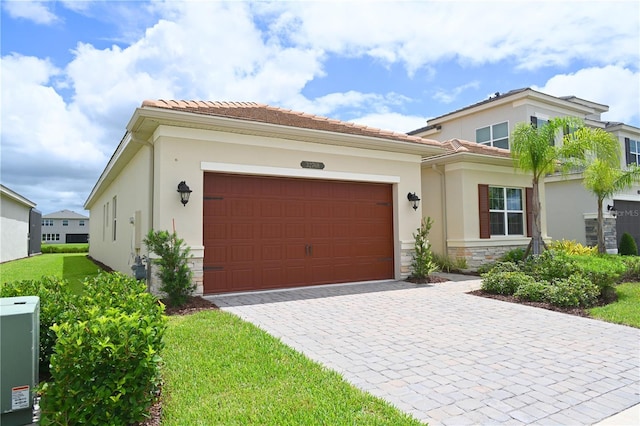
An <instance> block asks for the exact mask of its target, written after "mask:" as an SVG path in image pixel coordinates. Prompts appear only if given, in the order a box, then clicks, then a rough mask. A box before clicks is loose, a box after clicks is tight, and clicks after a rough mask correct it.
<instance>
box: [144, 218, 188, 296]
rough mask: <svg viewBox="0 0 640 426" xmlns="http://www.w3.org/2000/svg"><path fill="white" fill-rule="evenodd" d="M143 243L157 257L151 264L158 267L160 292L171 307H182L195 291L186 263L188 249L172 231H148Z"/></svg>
mask: <svg viewBox="0 0 640 426" xmlns="http://www.w3.org/2000/svg"><path fill="white" fill-rule="evenodd" d="M144 243H145V245H146V246H147V248H148V249H149V251H151V252H152V253H155V254H156V255H158V256H159V258H157V259H152V262H153V263H154V264H156V265H158V266H159V267H160V274H159V277H160V281H161V282H162V284H161V286H160V290H162V291H163V292H165V293H166V294H167V297H168V298H169V304H170V305H171V306H182V305H184V304H185V303H186V301H187V298H188V297H189V296H190V295H191V292H193V290H194V289H195V285H194V284H193V281H192V277H193V273H192V271H191V268H190V267H189V264H188V261H189V259H191V257H192V256H191V254H190V251H191V250H190V248H189V247H188V246H186V245H185V246H183V244H184V240H182V239H180V238H178V235H177V234H176V232H175V231H174V232H173V233H171V234H170V233H169V232H168V231H154V230H153V229H152V230H151V231H149V233H148V234H147V236H146V238H145V239H144Z"/></svg>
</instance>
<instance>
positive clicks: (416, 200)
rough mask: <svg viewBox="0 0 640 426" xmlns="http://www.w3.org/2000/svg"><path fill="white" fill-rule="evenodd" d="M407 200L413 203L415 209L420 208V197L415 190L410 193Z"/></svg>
mask: <svg viewBox="0 0 640 426" xmlns="http://www.w3.org/2000/svg"><path fill="white" fill-rule="evenodd" d="M407 200H409V201H410V202H412V203H413V209H414V210H418V205H419V204H420V197H418V196H417V195H416V193H415V192H410V193H408V194H407Z"/></svg>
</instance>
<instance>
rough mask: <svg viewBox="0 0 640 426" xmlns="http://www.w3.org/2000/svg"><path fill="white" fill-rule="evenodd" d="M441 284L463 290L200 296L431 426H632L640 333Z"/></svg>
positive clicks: (400, 287) (386, 288)
mask: <svg viewBox="0 0 640 426" xmlns="http://www.w3.org/2000/svg"><path fill="white" fill-rule="evenodd" d="M450 278H452V279H462V281H457V282H448V283H443V284H433V285H415V284H410V283H407V282H396V281H390V282H380V283H363V284H349V285H334V286H324V287H315V288H304V289H295V290H283V291H272V292H261V293H247V294H240V295H222V296H211V297H207V298H208V299H210V300H212V301H213V302H214V303H215V304H216V305H218V306H219V307H220V308H222V309H224V310H226V311H229V312H233V313H235V314H237V315H238V316H240V317H241V318H243V319H245V320H247V321H250V322H252V323H254V324H256V325H258V326H259V327H261V328H262V329H264V330H266V331H267V332H269V333H270V334H272V335H274V336H276V337H279V338H280V339H281V340H282V341H283V342H284V343H285V344H287V345H289V346H291V347H293V348H295V349H297V350H298V351H300V352H302V353H304V354H305V355H307V356H308V357H309V358H311V359H313V360H315V361H318V362H320V363H322V364H323V365H325V366H327V367H329V368H331V369H334V370H336V371H338V372H340V373H341V374H342V375H343V377H344V378H345V379H346V380H348V381H349V382H351V383H352V384H354V385H356V386H357V387H359V388H361V389H363V390H365V391H367V392H370V393H371V394H373V395H376V396H379V397H381V398H383V399H385V400H387V401H389V402H390V403H392V404H393V405H395V406H396V407H398V408H399V409H401V410H404V411H405V412H407V413H410V414H412V415H413V416H415V417H416V418H418V419H419V420H421V421H424V422H428V423H429V424H431V425H439V424H442V425H466V424H482V425H485V424H509V425H525V424H526V425H530V424H540V425H590V424H596V423H598V422H600V421H603V420H605V419H609V418H610V420H609V421H611V419H616V418H611V416H613V415H616V414H617V413H620V412H623V411H624V413H623V414H624V416H622V415H621V414H620V415H619V416H618V417H617V418H618V419H621V420H619V421H620V422H626V421H632V422H636V420H637V419H635V414H637V412H638V411H637V407H635V408H631V407H634V406H636V405H637V404H639V403H640V330H638V329H635V328H631V327H625V326H619V325H613V324H609V323H605V322H602V321H597V320H592V319H586V318H580V317H575V316H571V315H566V314H561V313H557V312H551V311H547V310H543V309H538V308H532V307H528V306H523V305H518V304H513V303H506V302H500V301H496V300H492V299H486V298H481V297H477V296H473V295H469V294H465V293H466V292H467V291H469V290H471V289H474V288H477V287H478V286H479V281H478V280H469V279H468V278H469V277H459V276H450ZM625 410H626V411H625ZM620 416H622V417H620ZM609 424H613V423H609ZM635 424H640V423H635Z"/></svg>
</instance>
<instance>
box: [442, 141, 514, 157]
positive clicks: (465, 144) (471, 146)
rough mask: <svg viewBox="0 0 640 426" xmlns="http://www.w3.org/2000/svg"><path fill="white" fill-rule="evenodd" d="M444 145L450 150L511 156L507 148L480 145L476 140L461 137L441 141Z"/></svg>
mask: <svg viewBox="0 0 640 426" xmlns="http://www.w3.org/2000/svg"><path fill="white" fill-rule="evenodd" d="M443 145H444V147H445V148H446V149H447V150H448V151H452V152H456V153H457V152H469V153H472V154H481V155H491V156H494V157H504V158H511V151H509V150H508V149H502V148H496V147H493V146H487V145H482V144H479V143H476V142H470V141H465V140H461V139H449V140H447V141H444V142H443Z"/></svg>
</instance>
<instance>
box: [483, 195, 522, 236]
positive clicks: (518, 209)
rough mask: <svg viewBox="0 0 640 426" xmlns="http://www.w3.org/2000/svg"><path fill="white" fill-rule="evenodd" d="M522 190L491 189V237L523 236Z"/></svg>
mask: <svg viewBox="0 0 640 426" xmlns="http://www.w3.org/2000/svg"><path fill="white" fill-rule="evenodd" d="M522 204H523V203H522V189H519V188H502V187H496V186H490V187H489V224H490V233H491V235H523V234H524V211H523V209H522Z"/></svg>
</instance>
